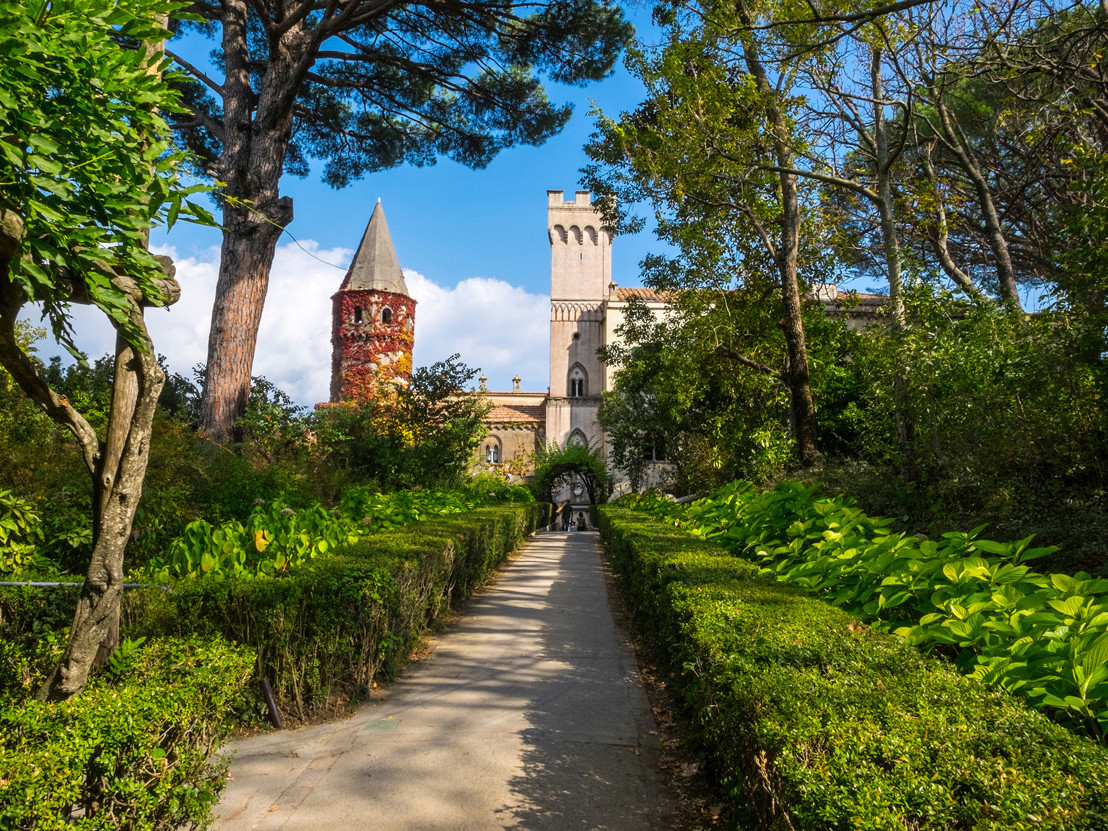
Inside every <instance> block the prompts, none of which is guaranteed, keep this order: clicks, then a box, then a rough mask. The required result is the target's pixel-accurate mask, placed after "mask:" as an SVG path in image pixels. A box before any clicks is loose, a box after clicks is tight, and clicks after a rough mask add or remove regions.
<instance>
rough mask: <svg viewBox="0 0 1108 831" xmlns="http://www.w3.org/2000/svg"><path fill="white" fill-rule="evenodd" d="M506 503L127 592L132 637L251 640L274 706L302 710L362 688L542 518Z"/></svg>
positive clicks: (307, 712) (317, 708)
mask: <svg viewBox="0 0 1108 831" xmlns="http://www.w3.org/2000/svg"><path fill="white" fill-rule="evenodd" d="M547 510H548V506H544V505H540V504H536V503H510V504H505V505H498V506H494V507H489V508H479V509H476V510H473V511H470V512H468V513H465V514H452V515H449V516H445V517H441V518H438V519H433V520H429V521H424V522H420V523H417V524H415V525H411V526H408V527H406V528H403V529H400V530H395V531H389V532H383V533H379V534H373V535H370V536H367V537H364V538H363V539H362V540H360V541H358V542H357V543H355V544H353V545H350V546H348V547H347V548H344V549H341V550H340V551H338V552H337V553H336V554H334V555H330V556H326V557H320V558H316V559H315V560H311V561H309V562H307V563H305V564H304V565H303V566H301V567H300V568H299V569H298V570H297V571H295V572H293V573H291V574H289V575H287V576H281V577H277V578H259V579H254V580H249V581H240V580H227V579H212V578H206V579H199V580H182V581H180V582H179V583H177V584H176V586H175V587H174V591H173V592H172V593H166V592H163V591H158V590H153V589H151V590H145V591H141V592H133V593H131V594H129V595H128V596H127V603H126V609H125V621H124V623H125V625H124V629H125V631H126V632H127V633H128V634H131V635H132V636H133V635H135V634H142V635H151V636H154V635H179V636H184V635H192V634H200V635H204V636H207V635H219V636H221V637H224V638H226V639H228V640H230V641H233V642H235V643H239V644H244V645H247V646H250V647H252V648H253V649H254V650H255V651H256V653H257V667H256V671H255V672H256V675H257V676H258V678H262V677H265V678H268V679H270V682H271V684H272V687H273V691H274V695H275V697H276V699H277V703H278V707H279V708H280V710H281V711H282V713H283V714H286V715H292V716H294V717H296V718H298V719H308V718H311V717H312V716H313V715H315V714H317V713H319V712H322V711H326V710H327V709H328V708H329V707H331V706H332V705H333V704H334V699H335V696H341V697H343V698H353V699H357V698H359V697H361V696H363V695H364V694H365V692H366V690H367V689H368V688H369V687H370V685H371V683H372V682H373V679H374V678H375V677H377V676H378V674H379V673H382V672H383V673H384V674H385V675H389V674H391V673H392V672H393V671H394V670H395V669H396V667H397V665H398V664H399V663H400V662H402V661H403V659H404V658H405V656H406V655H407V654H408V653H409V651H410V649H411V647H412V646H413V644H414V641H415V639H416V638H417V637H418V635H419V633H420V631H421V630H422V629H423V628H424V627H426V626H428V625H432V624H434V623H436V622H438V621H440V620H442V618H443V617H444V615H445V614H447V613H448V611H449V609H450V608H451V606H452V605H453V604H455V603H457V602H458V601H460V600H463V599H465V598H466V597H468V596H469V595H470V594H472V592H473V590H474V589H475V588H476V587H477V586H479V585H481V584H482V583H483V582H485V580H487V579H488V577H489V575H490V574H491V573H492V571H493V570H494V569H496V567H497V566H499V565H500V564H501V563H502V562H503V561H504V559H505V558H506V557H507V556H508V554H510V553H511V552H512V551H513V550H515V549H516V548H518V547H519V546H520V544H521V543H522V542H523V541H524V540H525V539H526V538H527V536H528V535H530V534H531V532H533V531H534V530H535V528H537V527H539V526H541V525H542V524H544V523H545V521H546V514H547Z"/></svg>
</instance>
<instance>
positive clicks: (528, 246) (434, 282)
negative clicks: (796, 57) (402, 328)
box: [42, 5, 657, 405]
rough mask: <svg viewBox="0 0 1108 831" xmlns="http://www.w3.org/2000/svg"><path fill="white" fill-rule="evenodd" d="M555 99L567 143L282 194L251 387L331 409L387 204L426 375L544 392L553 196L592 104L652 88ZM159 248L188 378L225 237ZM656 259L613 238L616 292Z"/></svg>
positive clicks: (567, 182)
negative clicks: (345, 285) (285, 219)
mask: <svg viewBox="0 0 1108 831" xmlns="http://www.w3.org/2000/svg"><path fill="white" fill-rule="evenodd" d="M626 13H627V14H628V16H629V17H630V18H631V19H632V21H633V22H634V23H635V25H636V28H637V29H638V30H639V32H640V36H641V37H643V38H645V39H646V41H647V42H650V40H651V39H652V38H656V37H657V36H656V34H655V33H654V30H653V27H652V24H651V21H650V13H649V10H648V8H647V7H644V6H641V5H629V6H628V7H627V12H626ZM548 93H549V95H550V97H551V98H552V100H554V101H556V102H569V103H572V104H573V105H574V114H573V117H572V119H571V121H570V123H569V124H568V125H567V127H566V128H565V129H564V130H563V132H562V133H560V134H559V135H557V136H555V137H554V138H552V139H550V140H549V141H547V142H546V143H545V144H543V145H542V146H539V147H518V148H515V149H511V150H506V151H504V152H502V153H501V154H500V155H499V156H498V157H497V158H496V159H494V160H493V162H492V163H491V164H490V165H489V166H488V167H487V168H485V169H483V170H471V169H469V168H466V167H463V166H461V165H458V164H455V163H453V162H450V161H445V160H443V161H439V162H438V163H437V164H435V165H433V166H429V167H423V168H416V167H402V168H397V169H395V170H389V171H384V172H381V173H376V174H373V175H370V176H367V177H366V178H365V179H363V180H361V181H358V182H355V183H353V184H352V185H351V186H349V187H347V188H345V189H342V190H334V189H332V188H330V187H328V186H327V185H325V184H323V183H322V182H321V181H320V180H319V170H320V167H321V166H316V168H315V169H313V171H312V173H311V174H309V176H308V177H307V178H305V179H298V178H294V177H291V176H286V177H284V178H283V179H282V182H281V191H282V193H283V194H284V195H288V196H291V197H292V198H293V201H294V212H295V219H294V221H293V222H292V224H290V225H289V227H288V229H287V230H288V234H286V236H285V237H284V238H283V239H282V241H281V243H280V245H279V247H278V251H277V257H276V259H275V262H274V269H273V275H272V282H271V287H270V293H269V297H268V298H267V301H266V310H265V313H264V315H263V321H262V330H261V333H260V342H259V347H258V352H257V354H256V357H255V367H254V372H255V374H256V375H265V376H266V377H267V378H268V379H269V380H271V381H273V382H275V383H277V384H278V385H279V386H281V387H282V388H284V389H285V390H286V391H287V392H289V394H290V395H292V396H293V397H294V398H295V399H296V400H297V401H299V402H300V403H302V404H304V405H311V404H313V403H315V402H317V401H322V400H325V398H326V395H327V383H328V378H327V375H328V374H329V372H330V314H329V308H330V300H329V298H330V295H331V294H332V293H333V292H334V290H335V289H336V288H337V287H338V285H339V283H340V282H341V280H342V277H343V274H344V272H345V268H346V266H347V265H348V264H349V261H350V258H351V256H352V255H353V251H354V248H355V247H356V246H357V244H358V241H359V240H360V238H361V234H362V232H363V230H364V229H365V224H366V222H367V221H368V219H369V215H370V212H371V211H372V209H373V205H374V203H376V201H377V200H378V198H380V199H381V201H382V205H383V207H384V209H385V215H386V217H387V219H388V223H389V229H390V231H391V233H392V238H393V242H394V243H395V245H396V250H397V255H398V256H399V259H400V263H401V266H402V267H403V268H404V269H405V271H406V273H407V275H408V284H409V288H410V290H411V292H412V294H413V296H414V297H415V298H416V299H417V300H418V301H419V306H418V308H417V312H416V351H415V361H416V364H417V365H427V364H430V363H432V362H434V361H436V360H441V359H443V358H445V357H447V356H448V355H450V354H451V353H453V352H459V353H461V355H462V360H463V361H465V362H466V363H467V364H469V365H470V366H474V367H480V368H481V369H482V371H483V372H484V373H485V374H486V375H487V376H488V378H489V386H490V388H492V389H510V388H511V378H512V376H513V375H515V374H517V373H518V374H519V375H520V376H521V377H522V378H523V379H524V383H523V388H524V389H526V390H530V391H543V390H545V389H546V388H547V386H548V383H549V378H548V371H547V367H548V351H549V344H548V337H549V334H548V333H549V329H548V321H549V312H548V307H547V302H548V300H547V295H548V293H549V285H550V247H549V242H548V240H547V235H546V191H547V189H555V190H564V191H566V192H567V194H570V193H572V191H574V190H575V189H576V188H578V187H579V186H580V185H579V177H580V168H581V167H582V166H583V165H584V164H585V163H586V159H585V155H584V153H583V151H582V146H583V145H584V144H585V142H586V141H587V140H588V137H589V135H590V133H591V132H592V130H593V119H592V118H591V117H590V116H589V115H588V113H589V110H590V108H591V106H592V105H593V102H595V103H596V105H597V106H599V107H600V108H601V109H602V110H603V111H604V112H605V113H608V114H610V115H616V114H618V113H619V112H620V111H623V110H627V109H630V108H632V107H634V106H635V105H636V104H638V103H639V101H640V100H641V99H642V97H643V89H642V87H641V85H640V84H639V83H638V81H636V80H635V79H633V78H631V77H630V76H629V75H628V74H627V72H626V70H624V69H623V67H622V66H619V67H618V68H617V70H616V72H615V74H614V75H613V76H612V77H611V78H609V79H607V80H605V81H602V82H599V83H595V84H590V85H588V86H586V87H566V86H561V85H549V86H548ZM152 243H153V245H154V246H155V248H156V249H158V250H160V251H164V252H168V253H170V254H171V255H172V256H173V258H174V260H175V262H176V263H177V266H178V278H179V280H180V282H181V284H182V290H183V298H182V301H181V302H180V303H179V304H178V305H177V306H176V307H175V308H174V309H172V310H170V311H169V312H168V313H166V312H152V313H151V315H150V326H151V330H152V334H153V337H154V343H155V346H156V348H157V350H158V351H159V352H161V353H163V354H165V355H166V356H167V358H168V360H169V363H170V367H171V368H172V369H173V370H175V371H177V372H181V373H182V374H186V375H187V374H190V372H191V369H192V367H193V366H194V365H195V364H196V363H198V362H200V361H202V360H203V359H204V358H203V356H204V353H205V349H206V342H207V328H208V319H209V315H210V308H211V302H212V296H213V292H214V280H215V273H216V269H217V266H218V246H219V243H220V234H219V232H218V231H217V230H215V229H206V228H199V227H197V226H192V225H188V224H185V223H180V224H178V226H177V227H176V228H174V229H173V231H171V232H170V233H169V234H165V233H161V234H156V235H155V236H154V238H153V239H152ZM652 246H654V242H653V237H652V235H651V234H650V232H649V231H646V232H643V233H640V234H637V235H634V236H627V237H620V238H619V239H617V240H616V243H615V245H614V246H613V277H614V279H615V280H616V282H618V283H620V284H621V285H638V284H639V283H640V281H639V275H638V263H639V261H640V260H641V259H642V258H643V256H644V255H645V254H647V253H648V252H649V251H651V250H652ZM654 247H656V246H654ZM82 312H83V310H78V315H79V316H80V315H82ZM78 332H86V333H88V336H87V339H86V340H85V341H83V342H82V348H83V349H84V350H85V351H86V353H87V354H89V355H90V357H96V356H98V355H101V354H104V353H105V352H107V351H108V350H109V349H110V346H111V341H112V338H111V333H110V332H109V331H108V330H107V329H106V328H104V327H98V326H97V324H96V322H94V321H93V320H92V319H91V318H89V317H85V318H84V319H82V320H81V321H80V325H79V328H78ZM42 351H43V352H44V353H45V354H50V350H49V349H43V350H42Z"/></svg>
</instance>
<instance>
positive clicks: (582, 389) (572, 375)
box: [566, 364, 589, 398]
mask: <svg viewBox="0 0 1108 831" xmlns="http://www.w3.org/2000/svg"><path fill="white" fill-rule="evenodd" d="M566 380H567V381H568V382H569V383H568V384H567V386H568V387H569V397H570V398H585V397H586V396H588V394H589V376H588V373H586V372H585V368H584V367H583V366H581V364H574V365H573V366H572V367H570V370H569V377H568V378H567V379H566Z"/></svg>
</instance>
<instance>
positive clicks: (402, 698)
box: [215, 533, 671, 831]
mask: <svg viewBox="0 0 1108 831" xmlns="http://www.w3.org/2000/svg"><path fill="white" fill-rule="evenodd" d="M653 730H654V725H653V720H652V717H651V715H650V709H649V706H648V703H647V699H646V694H645V692H644V691H643V689H642V685H641V683H640V681H639V678H638V673H637V669H636V666H635V662H634V658H633V657H632V655H631V652H630V648H629V647H628V645H627V643H626V642H625V640H624V638H623V636H622V634H621V633H620V632H619V630H618V629H617V628H616V626H615V624H614V622H613V618H612V613H611V610H610V607H609V604H608V597H607V590H606V587H605V574H604V568H603V565H602V562H601V559H600V554H599V551H598V547H597V540H596V535H595V533H571V534H562V533H553V534H540V535H538V536H536V537H535V538H534V539H533V540H532V541H531V542H530V543H529V544H528V546H527V547H526V548H525V549H524V551H523V552H522V553H521V554H520V555H519V556H518V557H516V558H515V559H514V560H513V561H512V563H510V564H509V565H508V566H507V567H506V568H505V569H504V571H503V572H502V573H501V575H500V577H499V578H498V579H497V581H496V582H495V584H494V585H493V586H492V587H491V588H490V589H488V590H487V591H486V592H484V593H483V594H481V595H480V596H479V597H478V598H477V599H476V600H475V601H474V602H473V603H472V604H471V605H470V606H469V607H467V609H466V610H465V613H464V616H463V617H462V618H461V619H460V620H459V621H457V622H456V623H455V624H453V625H452V626H451V627H449V628H448V629H447V630H446V631H445V632H444V633H443V634H441V635H440V636H438V637H437V638H436V639H435V641H434V643H433V654H432V656H431V657H430V658H429V659H427V660H425V661H423V662H422V663H420V664H418V665H414V666H412V667H411V668H410V669H409V670H408V672H407V673H406V674H405V675H404V676H403V677H402V678H401V679H400V680H398V681H396V682H395V683H394V684H392V685H391V686H390V688H389V689H388V691H387V692H386V694H385V696H384V697H383V698H382V699H381V700H377V701H374V702H372V703H371V704H369V705H367V706H366V707H364V708H363V709H361V710H360V711H359V712H358V714H357V715H355V716H354V717H353V718H352V719H350V720H349V721H345V722H341V723H337V724H328V725H321V726H317V727H311V728H307V729H304V730H300V731H295V732H288V733H273V734H269V735H266V736H260V737H256V738H253V739H249V740H246V741H243V742H240V743H238V757H237V758H236V760H235V763H234V766H233V767H232V769H231V776H232V781H231V783H230V785H229V786H228V789H227V791H226V792H225V794H224V797H223V800H222V802H221V803H220V808H219V811H218V813H219V816H220V819H219V821H218V822H217V823H216V825H215V827H216V828H217V829H224V830H225V831H239V830H240V829H242V831H245V829H288V831H293V829H332V828H333V829H339V828H343V829H345V828H359V827H367V828H368V827H372V828H373V829H375V831H376V830H377V829H382V831H393V830H394V829H395V830H396V831H399V830H400V829H405V830H406V831H407V830H410V831H416V829H466V830H467V831H468V829H497V828H519V829H582V831H584V829H628V831H630V829H662V828H667V827H669V826H668V821H669V815H670V813H671V811H670V807H669V803H668V800H667V799H666V798H665V794H664V792H663V788H662V786H661V785H660V775H659V773H658V770H657V757H656V741H655V736H654V734H653Z"/></svg>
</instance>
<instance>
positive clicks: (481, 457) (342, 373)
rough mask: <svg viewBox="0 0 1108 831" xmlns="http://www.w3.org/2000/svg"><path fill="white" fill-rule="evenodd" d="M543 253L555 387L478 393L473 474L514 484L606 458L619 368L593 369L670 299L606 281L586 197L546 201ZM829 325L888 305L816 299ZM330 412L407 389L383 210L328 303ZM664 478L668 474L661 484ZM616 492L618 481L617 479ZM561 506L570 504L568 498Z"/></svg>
mask: <svg viewBox="0 0 1108 831" xmlns="http://www.w3.org/2000/svg"><path fill="white" fill-rule="evenodd" d="M546 197H547V206H546V231H547V239H548V241H549V244H550V377H549V386H548V387H547V390H546V392H523V391H522V390H521V388H520V384H521V381H520V379H519V378H518V377H516V378H515V379H513V389H512V390H511V392H497V391H490V390H488V389H487V387H486V379H485V378H483V377H482V378H481V379H480V392H481V393H482V394H483V395H484V396H485V397H486V398H487V399H488V400H489V403H490V404H491V406H492V408H491V410H490V412H489V414H488V416H487V417H486V419H485V423H486V426H487V427H488V435H487V436H486V437H485V439H484V440H483V441H482V442H481V444H480V446H479V447H478V449H477V453H476V457H475V459H474V467H475V468H476V469H479V470H486V471H492V472H495V473H497V474H500V475H503V476H506V477H508V478H509V479H511V480H515V481H518V480H519V479H521V478H526V476H527V475H528V474H529V473H530V472H531V471H533V469H534V467H533V459H534V456H535V453H536V452H537V451H538V450H539V449H540V448H542V447H545V446H547V445H549V444H552V443H555V442H556V443H557V444H558V446H560V447H564V446H566V445H567V444H569V443H570V442H576V443H578V444H582V445H587V446H589V447H593V448H597V449H599V450H600V451H601V453H602V454H603V453H605V451H606V445H605V438H604V434H603V431H602V430H601V429H600V424H599V422H598V421H597V412H598V410H599V408H600V402H601V400H602V397H603V393H604V392H605V391H610V390H611V389H612V388H613V386H614V383H615V371H616V369H617V368H616V367H608V366H605V365H604V364H603V363H601V361H600V359H599V358H598V357H597V350H598V349H599V348H600V347H601V346H605V345H608V344H615V343H618V342H619V338H620V335H619V332H618V330H619V328H620V326H621V325H622V323H623V320H624V315H625V313H626V311H627V308H628V306H629V305H630V303H631V302H632V301H637V302H638V303H641V304H645V305H646V307H647V308H648V309H650V310H651V311H653V312H654V314H656V315H661V314H664V313H665V310H666V308H667V306H668V304H667V301H666V298H665V297H664V296H663V295H660V294H658V293H657V292H655V291H653V290H652V289H647V288H623V287H620V286H618V285H616V283H615V282H614V281H613V280H612V232H611V229H610V228H608V227H607V226H605V225H604V221H603V218H602V217H601V216H600V214H599V213H598V212H597V210H596V208H595V207H594V206H593V205H592V201H591V198H590V196H589V193H588V192H587V191H577V192H576V193H574V195H573V198H572V199H570V200H567V199H565V198H564V194H563V192H562V191H560V190H550V191H547V193H546ZM818 297H819V299H820V300H822V301H823V303H824V307H825V309H826V310H827V312H828V314H831V315H844V316H846V317H847V318H848V321H847V322H848V325H850V326H851V327H852V328H865V327H867V326H871V325H873V323H874V321H875V320H877V319H878V318H877V315H878V313H879V312H880V310H881V307H882V306H883V305H884V302H885V299H884V298H883V297H880V296H876V295H867V294H858V293H854V292H851V293H840V292H838V290H837V288H835V287H834V286H827V287H824V288H822V289H821V290H820V292H819V294H818ZM333 300H334V321H333V330H332V343H333V345H334V357H333V360H332V376H331V377H332V380H331V400H332V401H340V400H349V399H350V398H357V397H360V396H362V395H366V394H369V393H371V392H372V387H373V385H374V384H375V383H378V382H379V381H380V380H381V379H389V380H395V381H399V382H401V383H406V382H407V380H408V379H409V377H410V374H411V359H412V343H413V335H414V326H415V301H414V300H413V299H412V298H411V297H410V296H409V295H408V289H407V286H406V285H405V284H404V276H403V274H402V272H401V270H400V264H399V261H398V260H397V257H396V252H395V250H394V249H393V245H392V239H391V237H390V235H389V230H388V225H387V223H386V222H385V215H384V211H383V210H382V208H381V205H380V202H378V204H377V206H376V207H375V208H374V211H373V216H372V217H371V218H370V221H369V226H368V227H367V228H366V232H365V236H364V237H363V239H362V243H361V245H360V246H359V247H358V252H357V253H356V254H355V255H354V262H353V263H352V264H351V266H350V270H349V271H348V272H347V275H346V278H345V279H344V280H343V283H342V286H341V287H340V289H339V291H338V292H337V293H336V294H335V296H334V298H333ZM662 471H664V464H662V465H660V466H659V467H658V472H659V473H660V472H662ZM617 488H618V477H617ZM567 498H568V497H567Z"/></svg>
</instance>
